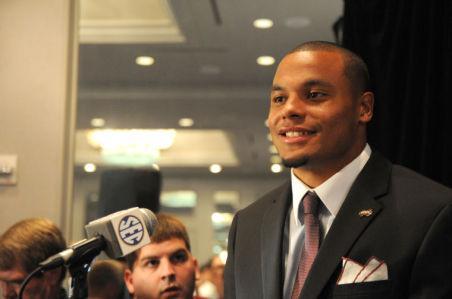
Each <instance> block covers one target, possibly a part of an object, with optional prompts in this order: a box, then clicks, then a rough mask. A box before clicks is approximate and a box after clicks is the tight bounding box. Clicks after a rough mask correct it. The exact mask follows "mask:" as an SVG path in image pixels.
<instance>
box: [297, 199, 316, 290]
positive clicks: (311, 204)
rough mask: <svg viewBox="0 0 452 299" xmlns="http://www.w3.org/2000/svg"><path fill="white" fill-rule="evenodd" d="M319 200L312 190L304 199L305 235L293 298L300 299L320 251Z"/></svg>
mask: <svg viewBox="0 0 452 299" xmlns="http://www.w3.org/2000/svg"><path fill="white" fill-rule="evenodd" d="M319 201H320V199H319V197H318V196H317V194H315V193H314V192H310V191H309V192H307V193H306V195H305V196H304V197H303V199H302V203H303V219H304V231H305V237H304V246H303V248H302V250H301V255H300V262H299V263H298V271H297V277H296V279H295V283H294V287H293V290H292V299H298V298H299V297H300V294H301V290H302V289H303V285H304V282H305V280H306V277H307V276H308V273H309V270H310V269H311V266H312V263H313V262H314V259H315V257H316V255H317V252H318V251H319V246H320V223H319V219H318V217H317V216H318V215H317V214H318V207H319ZM301 212H302V211H301V203H300V206H299V213H298V215H301Z"/></svg>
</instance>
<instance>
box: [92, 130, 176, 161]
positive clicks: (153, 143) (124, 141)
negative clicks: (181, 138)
mask: <svg viewBox="0 0 452 299" xmlns="http://www.w3.org/2000/svg"><path fill="white" fill-rule="evenodd" d="M175 137H176V130H174V129H160V130H145V129H131V130H125V129H124V130H120V129H116V130H113V129H110V130H105V129H97V130H90V131H88V133H87V140H88V143H89V144H90V145H91V146H92V147H94V148H97V149H101V150H102V152H104V153H109V154H112V153H114V154H121V153H124V154H129V155H130V154H138V155H139V154H147V153H153V154H155V153H156V152H158V151H159V150H164V149H168V148H170V147H171V146H172V145H173V143H174V139H175Z"/></svg>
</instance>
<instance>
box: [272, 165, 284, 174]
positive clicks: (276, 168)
mask: <svg viewBox="0 0 452 299" xmlns="http://www.w3.org/2000/svg"><path fill="white" fill-rule="evenodd" d="M270 169H271V171H272V172H273V173H280V172H281V171H282V166H281V164H272V166H271V167H270Z"/></svg>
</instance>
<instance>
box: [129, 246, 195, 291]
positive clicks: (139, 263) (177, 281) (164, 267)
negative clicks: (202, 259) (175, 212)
mask: <svg viewBox="0 0 452 299" xmlns="http://www.w3.org/2000/svg"><path fill="white" fill-rule="evenodd" d="M197 267H198V264H197V261H196V259H195V258H193V256H192V255H191V253H190V252H189V251H188V249H187V247H186V246H185V243H184V241H183V240H181V239H178V238H173V239H170V240H167V241H163V242H161V243H151V244H149V245H146V246H145V247H143V248H141V250H140V252H139V254H138V257H137V260H136V261H135V264H134V268H133V270H132V271H131V270H130V269H127V270H126V272H125V281H126V285H127V288H128V289H129V292H130V293H132V294H133V295H134V298H136V299H154V298H185V299H186V298H192V296H193V291H194V288H195V276H196V271H197Z"/></svg>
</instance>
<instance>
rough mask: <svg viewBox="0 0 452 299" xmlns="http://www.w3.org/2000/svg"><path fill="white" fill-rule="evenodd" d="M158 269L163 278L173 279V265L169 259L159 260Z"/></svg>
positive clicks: (174, 272) (174, 274) (174, 275)
mask: <svg viewBox="0 0 452 299" xmlns="http://www.w3.org/2000/svg"><path fill="white" fill-rule="evenodd" d="M160 271H161V277H162V279H163V280H169V281H173V280H174V279H175V277H176V271H175V270H174V265H173V264H172V263H171V261H169V260H166V259H164V260H161V261H160Z"/></svg>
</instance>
